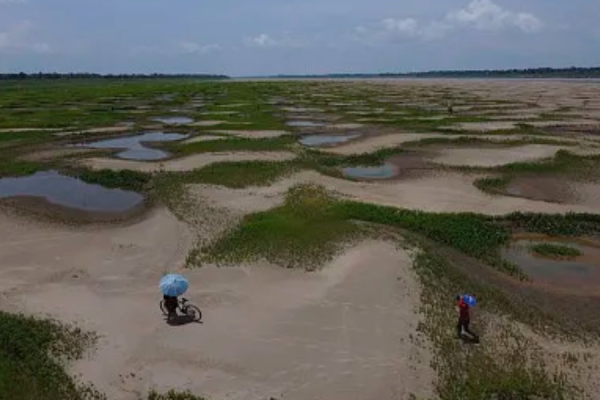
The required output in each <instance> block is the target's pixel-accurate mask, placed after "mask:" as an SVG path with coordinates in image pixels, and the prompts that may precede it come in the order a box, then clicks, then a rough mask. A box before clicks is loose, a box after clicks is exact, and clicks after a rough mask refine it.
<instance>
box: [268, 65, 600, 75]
mask: <svg viewBox="0 0 600 400" xmlns="http://www.w3.org/2000/svg"><path fill="white" fill-rule="evenodd" d="M274 78H600V67H591V68H579V67H570V68H526V69H502V70H500V69H498V70H463V71H426V72H405V73H394V72H386V73H380V74H326V75H276V76H274Z"/></svg>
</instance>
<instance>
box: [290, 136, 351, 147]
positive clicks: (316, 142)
mask: <svg viewBox="0 0 600 400" xmlns="http://www.w3.org/2000/svg"><path fill="white" fill-rule="evenodd" d="M357 137H360V135H359V134H351V135H307V136H303V137H301V138H300V143H302V144H303V145H305V146H311V147H312V146H323V145H328V144H340V143H345V142H347V141H349V140H352V139H356V138H357Z"/></svg>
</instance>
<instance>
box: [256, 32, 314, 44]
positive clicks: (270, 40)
mask: <svg viewBox="0 0 600 400" xmlns="http://www.w3.org/2000/svg"><path fill="white" fill-rule="evenodd" d="M244 43H245V44H246V45H247V46H250V47H260V48H269V47H306V46H308V42H307V41H306V40H304V39H299V38H293V37H291V36H290V34H289V33H286V34H284V35H282V36H281V37H277V38H274V37H272V36H270V35H268V34H266V33H261V34H259V35H256V36H252V37H247V38H246V39H244Z"/></svg>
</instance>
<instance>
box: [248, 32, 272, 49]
mask: <svg viewBox="0 0 600 400" xmlns="http://www.w3.org/2000/svg"><path fill="white" fill-rule="evenodd" d="M246 42H247V43H248V44H249V45H251V46H256V47H273V46H277V41H275V40H274V39H272V38H271V37H270V36H269V35H267V34H266V33H261V34H260V35H258V36H255V37H251V38H247V39H246Z"/></svg>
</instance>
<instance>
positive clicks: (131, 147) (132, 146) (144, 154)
mask: <svg viewBox="0 0 600 400" xmlns="http://www.w3.org/2000/svg"><path fill="white" fill-rule="evenodd" d="M188 136H189V135H182V134H179V133H163V132H148V133H144V134H141V135H137V136H129V137H122V138H116V139H108V140H101V141H98V142H93V143H89V144H82V145H80V146H83V147H88V148H93V149H126V150H124V151H122V152H120V153H118V154H117V157H119V158H123V159H126V160H161V159H165V158H167V157H169V155H170V154H169V153H167V152H166V151H163V150H159V149H153V148H150V147H146V146H144V144H143V143H144V142H171V141H176V140H181V139H185V138H187V137H188Z"/></svg>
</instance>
